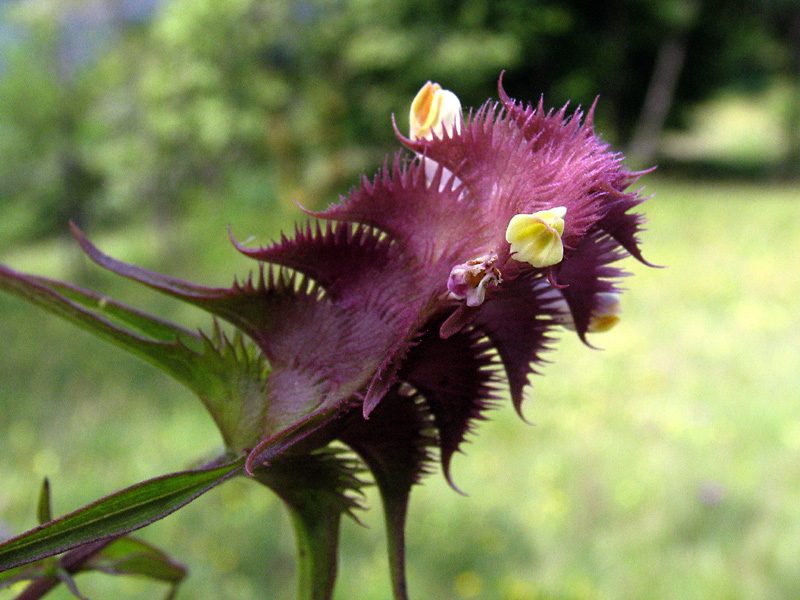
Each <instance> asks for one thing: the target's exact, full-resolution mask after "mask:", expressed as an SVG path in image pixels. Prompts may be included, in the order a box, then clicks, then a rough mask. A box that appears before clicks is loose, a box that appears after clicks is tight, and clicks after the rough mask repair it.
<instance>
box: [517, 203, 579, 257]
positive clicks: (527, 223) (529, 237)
mask: <svg viewBox="0 0 800 600" xmlns="http://www.w3.org/2000/svg"><path fill="white" fill-rule="evenodd" d="M566 214H567V209H566V208H564V207H563V206H558V207H556V208H551V209H549V210H540V211H539V212H536V213H533V214H532V215H526V214H521V215H515V216H514V217H513V218H512V219H511V221H509V223H508V228H507V229H506V241H507V242H508V243H509V244H511V252H512V258H514V259H515V260H518V261H520V262H526V263H528V264H529V265H531V266H534V267H549V266H550V265H555V264H557V263H560V262H561V259H562V258H564V244H563V243H562V242H561V235H562V234H563V233H564V216H565V215H566Z"/></svg>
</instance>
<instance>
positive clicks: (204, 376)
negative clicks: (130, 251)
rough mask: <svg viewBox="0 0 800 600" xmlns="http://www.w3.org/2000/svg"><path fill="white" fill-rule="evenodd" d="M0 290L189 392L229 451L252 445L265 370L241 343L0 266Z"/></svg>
mask: <svg viewBox="0 0 800 600" xmlns="http://www.w3.org/2000/svg"><path fill="white" fill-rule="evenodd" d="M0 289H2V290H5V291H8V292H11V293H12V294H15V295H17V296H19V297H21V298H23V299H25V300H27V301H29V302H31V303H33V304H36V305H37V306H40V307H42V308H44V309H45V310H48V311H49V312H51V313H53V314H55V315H57V316H59V317H62V318H64V319H66V320H67V321H70V322H72V323H73V324H75V325H77V326H78V327H81V328H82V329H85V330H87V331H89V332H90V333H92V334H94V335H96V336H98V337H100V338H103V339H105V340H107V341H110V342H111V343H113V344H114V345H116V346H118V347H121V348H122V349H123V350H126V351H128V352H130V353H132V354H135V355H136V356H138V357H139V358H142V359H143V360H145V361H147V362H149V363H150V364H152V365H154V366H156V367H157V368H159V369H161V370H162V371H164V372H166V373H167V374H169V375H170V376H172V377H173V378H175V379H176V380H177V381H179V382H181V383H182V384H184V385H185V386H187V387H188V388H189V389H191V390H192V391H193V392H195V393H196V394H197V395H198V396H199V397H200V399H201V400H202V402H203V403H204V404H205V406H206V408H207V409H208V410H209V412H210V413H211V414H212V416H213V417H214V420H215V421H216V422H217V425H218V426H219V428H220V430H221V432H222V435H223V438H224V440H225V444H226V446H227V447H228V448H234V449H238V448H242V447H244V446H245V445H247V444H251V445H252V444H253V443H255V441H256V440H257V438H258V432H260V430H261V425H262V423H261V421H260V418H261V417H262V415H261V414H260V411H261V407H263V405H264V401H263V397H262V396H263V389H262V388H263V385H264V379H265V377H266V364H265V362H264V360H263V358H262V357H260V355H257V353H250V354H248V351H247V348H246V347H245V345H244V344H243V343H242V342H241V340H238V341H237V340H236V339H235V340H234V341H233V342H230V341H228V340H227V339H226V338H225V336H224V335H223V334H222V333H221V331H219V330H218V329H215V331H214V337H213V339H209V338H207V337H204V336H201V335H198V334H196V333H193V332H190V331H188V330H186V329H183V328H181V327H179V326H177V325H174V324H172V323H169V322H167V321H162V320H160V319H157V318H155V317H152V316H151V315H148V314H146V313H144V312H141V311H137V310H135V309H133V308H129V307H127V306H125V305H123V304H120V303H118V302H115V301H113V300H111V299H109V298H107V297H105V296H101V295H99V294H96V293H94V292H91V291H88V290H83V289H81V288H79V287H76V286H72V285H70V284H67V283H62V282H59V281H53V280H50V279H46V278H43V277H37V276H34V275H27V274H24V273H19V272H17V271H14V270H13V269H9V268H8V267H5V266H3V265H0ZM128 327H130V328H131V329H128ZM236 408H241V410H242V411H244V412H247V414H248V415H250V418H248V419H247V423H252V424H253V426H252V428H247V427H245V428H242V427H241V425H242V423H243V420H242V419H241V417H240V414H239V413H238V412H237V411H236ZM251 429H252V430H253V431H251Z"/></svg>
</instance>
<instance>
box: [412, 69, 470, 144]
mask: <svg viewBox="0 0 800 600" xmlns="http://www.w3.org/2000/svg"><path fill="white" fill-rule="evenodd" d="M461 120H462V116H461V101H460V100H459V99H458V96H456V95H455V94H454V93H453V92H451V91H449V90H443V89H442V86H440V85H439V84H438V83H431V82H430V81H429V82H428V83H426V84H425V85H423V86H422V89H421V90H420V91H419V92H418V93H417V95H416V97H415V98H414V101H413V102H412V103H411V114H410V116H409V121H410V123H411V135H410V137H411V139H412V140H418V139H424V140H430V139H433V136H434V134H435V135H436V137H442V136H443V135H444V132H445V131H446V132H447V133H448V134H450V135H453V134H454V133H460V132H461Z"/></svg>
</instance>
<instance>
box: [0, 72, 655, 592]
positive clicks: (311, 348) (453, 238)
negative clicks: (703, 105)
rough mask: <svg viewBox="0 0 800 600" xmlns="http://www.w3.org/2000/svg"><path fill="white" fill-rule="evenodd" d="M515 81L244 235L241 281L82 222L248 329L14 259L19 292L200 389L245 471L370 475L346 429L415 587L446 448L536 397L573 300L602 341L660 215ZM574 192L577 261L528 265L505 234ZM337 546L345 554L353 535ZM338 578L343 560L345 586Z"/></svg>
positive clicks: (615, 165) (618, 166)
mask: <svg viewBox="0 0 800 600" xmlns="http://www.w3.org/2000/svg"><path fill="white" fill-rule="evenodd" d="M499 95H500V101H499V102H497V103H495V102H491V101H490V102H487V103H486V104H485V105H484V106H483V107H481V108H480V109H479V110H477V111H476V112H474V113H470V114H469V115H468V116H467V117H466V118H465V119H464V122H463V126H460V127H459V128H458V129H457V130H456V129H453V130H452V131H447V130H445V131H443V132H442V133H441V135H439V136H437V135H432V136H430V139H414V140H412V139H408V138H405V137H403V136H402V135H400V134H399V133H398V137H399V139H400V142H401V143H402V144H403V145H404V146H405V147H406V148H407V149H408V150H410V151H411V152H400V153H398V154H397V155H396V156H395V157H393V158H392V159H387V161H386V163H385V164H384V166H383V168H382V169H381V170H380V171H379V172H378V174H377V175H376V176H375V177H374V178H373V179H371V180H370V179H367V178H366V177H364V178H363V179H362V181H361V182H360V185H359V186H358V187H356V188H354V189H353V190H352V191H351V192H350V193H349V194H348V196H347V197H345V198H342V199H341V201H340V202H339V203H337V204H334V205H332V206H330V207H329V208H328V209H326V210H324V211H322V212H309V215H310V216H312V217H313V218H314V219H313V220H311V221H310V222H309V224H307V225H306V226H303V227H300V228H298V229H297V231H296V232H295V233H294V236H293V237H288V236H283V237H282V238H281V240H280V241H279V242H277V243H275V244H274V245H270V246H267V247H263V248H249V247H245V246H243V245H241V244H238V243H236V242H234V244H235V245H236V247H237V248H238V249H239V250H240V251H241V252H243V253H244V254H245V255H247V256H249V257H251V258H253V259H254V260H256V261H258V266H257V268H256V270H255V273H254V274H252V275H251V276H250V277H249V278H247V279H246V280H244V281H237V282H235V283H234V284H233V285H232V286H231V287H230V288H211V287H204V286H200V285H195V284H192V283H188V282H185V281H181V280H178V279H174V278H172V277H167V276H164V275H160V274H157V273H153V272H151V271H147V270H145V269H142V268H139V267H135V266H132V265H128V264H125V263H122V262H119V261H117V260H114V259H112V258H110V257H108V256H106V255H105V254H103V253H101V251H100V250H98V249H97V248H96V247H95V246H94V245H92V244H91V243H90V242H89V241H88V240H87V239H86V237H84V235H83V234H82V233H81V232H79V231H78V230H77V229H75V230H74V232H75V235H76V237H77V238H78V241H79V242H80V244H81V245H82V247H83V249H84V250H85V251H86V253H87V254H88V255H89V256H90V257H91V258H92V259H93V260H94V261H95V262H97V263H99V264H100V265H102V266H103V267H106V268H108V269H110V270H112V271H114V272H115V273H118V274H120V275H123V276H125V277H129V278H131V279H134V280H136V281H139V282H141V283H144V284H146V285H148V286H150V287H152V288H154V289H156V290H159V291H161V292H164V293H166V294H169V295H171V296H174V297H176V298H179V299H181V300H183V301H185V302H188V303H190V304H193V305H196V306H198V307H200V308H202V309H204V310H205V311H207V312H209V313H211V314H212V315H214V316H215V317H216V318H220V319H222V320H225V321H227V322H229V323H230V324H232V325H233V326H234V327H235V328H236V329H237V330H238V332H241V334H243V335H239V333H237V335H235V336H233V337H231V338H229V337H228V336H226V335H225V334H224V333H222V332H221V330H220V329H219V328H218V327H216V326H215V327H214V332H213V334H212V335H209V336H206V335H203V334H200V335H198V334H195V333H192V332H189V331H188V330H185V329H182V328H179V327H177V326H174V325H172V324H169V323H164V322H160V321H159V322H156V321H155V320H154V319H152V318H150V317H148V316H146V315H142V314H141V313H138V312H135V311H133V309H128V308H127V307H124V306H123V305H120V304H117V303H114V302H111V301H109V300H107V299H105V298H103V297H102V296H100V295H96V294H93V293H92V292H87V291H85V290H80V289H78V288H74V287H73V286H69V285H67V284H61V283H58V282H53V281H50V280H45V279H43V278H38V277H34V276H27V275H21V274H18V273H15V272H13V271H11V270H10V269H6V268H5V267H4V268H3V271H2V287H3V288H4V289H6V290H9V291H12V292H13V293H17V294H19V295H23V296H25V297H26V298H28V299H29V300H32V301H34V302H37V303H38V304H40V305H42V306H44V307H45V308H47V309H49V310H52V311H54V312H56V313H58V314H60V315H61V316H66V317H67V318H69V319H71V320H73V321H75V322H78V323H79V324H80V325H82V326H84V327H86V328H88V329H90V330H92V331H94V332H95V333H99V334H100V335H102V336H105V337H106V338H108V339H110V340H111V341H112V342H115V343H118V344H120V345H122V346H123V347H125V348H127V349H128V350H131V351H133V352H135V353H137V354H139V355H140V356H143V357H144V358H145V359H147V360H149V361H150V362H153V363H155V364H156V365H157V366H159V367H161V368H163V369H164V370H166V371H167V372H168V373H170V374H171V375H173V376H174V377H176V379H178V380H179V381H182V382H183V383H185V384H186V385H188V386H189V387H190V388H191V389H192V390H193V391H195V392H196V393H197V394H198V395H199V396H200V398H201V400H202V401H203V402H204V404H205V406H206V407H207V408H208V409H209V411H210V412H211V414H212V416H213V417H214V419H215V421H216V423H217V424H218V426H219V427H220V430H221V432H222V435H223V439H224V441H225V443H226V446H227V449H226V451H227V455H228V456H241V455H243V454H246V456H247V459H246V471H247V472H248V473H250V474H251V475H254V476H255V477H256V479H258V480H259V481H261V482H262V483H266V484H267V485H270V487H272V488H273V489H275V490H276V491H277V492H278V494H279V495H280V496H281V497H282V498H283V499H284V500H286V501H287V502H288V503H289V504H290V507H291V505H293V504H295V505H301V504H303V502H301V501H299V500H298V497H299V495H300V496H302V491H301V490H302V489H303V486H308V485H309V483H308V482H309V478H308V477H303V476H302V471H303V469H308V470H309V473H311V472H316V471H315V469H316V470H318V469H323V470H324V468H326V465H327V466H330V468H331V469H332V470H336V469H339V470H342V469H344V470H345V471H346V470H347V469H351V471H348V472H351V473H352V472H354V471H352V469H353V468H354V467H353V466H352V464H351V463H350V462H348V461H344V460H343V459H341V458H340V457H339V455H332V454H323V455H322V456H323V458H319V457H320V456H321V455H320V454H319V453H320V451H323V449H324V448H327V447H328V446H329V444H331V443H332V442H335V441H339V442H343V443H344V444H346V445H347V446H349V447H350V448H352V449H353V450H354V451H355V452H356V453H357V454H358V455H359V456H360V457H361V459H362V460H363V462H364V463H365V464H366V466H367V467H368V469H369V470H370V471H371V472H372V474H373V476H374V478H375V481H376V483H377V485H378V487H379V489H380V491H381V494H382V497H383V500H384V508H385V512H386V518H387V525H388V527H389V537H390V544H389V546H390V554H391V563H392V576H393V582H394V592H395V597H396V598H405V595H406V592H405V583H404V577H403V558H402V554H403V539H402V536H403V525H404V521H405V512H406V506H407V501H408V495H409V491H410V488H411V487H412V485H413V484H414V483H416V482H417V481H418V479H419V477H420V476H421V475H422V474H423V473H425V472H427V471H428V470H429V469H430V463H431V462H432V460H433V457H434V455H436V454H438V457H439V460H440V462H441V465H442V468H443V471H444V474H445V476H446V477H447V478H448V480H449V479H450V475H449V465H450V461H451V458H452V456H453V454H454V452H456V451H457V450H458V449H459V447H460V446H461V444H462V443H463V442H464V439H465V436H466V435H467V433H468V432H469V431H470V430H471V429H472V428H473V426H474V424H475V422H476V421H478V420H480V419H483V418H484V413H485V412H486V410H487V409H489V408H491V407H492V406H494V405H495V404H496V402H497V401H498V400H499V399H501V398H503V397H504V396H505V393H504V391H503V390H504V388H505V386H504V382H506V383H507V386H508V389H509V391H510V396H511V400H512V402H513V404H514V406H515V408H516V409H517V411H521V404H522V401H523V393H524V391H525V388H526V386H527V385H528V378H529V376H530V375H531V374H532V373H534V372H536V366H537V364H538V363H539V362H540V361H541V359H542V354H543V353H544V352H545V351H546V350H548V349H549V348H550V346H551V345H552V342H553V341H554V337H553V335H552V334H553V332H554V331H555V330H557V329H558V328H559V327H560V326H561V325H562V324H563V323H564V322H565V318H566V317H565V311H567V312H568V315H567V317H568V320H569V322H570V324H571V325H572V326H573V327H574V329H575V330H576V332H577V334H578V335H579V336H580V337H581V339H584V341H585V334H586V333H587V330H589V327H590V322H591V320H592V318H593V315H594V314H595V312H596V311H597V310H598V308H601V307H600V305H601V304H602V299H603V298H604V297H608V295H609V294H611V293H617V292H618V291H619V290H618V289H617V285H618V283H619V280H620V278H621V277H622V276H623V275H624V273H623V271H622V270H621V269H620V268H619V267H618V266H616V265H615V263H616V262H617V261H618V260H620V259H622V258H624V257H626V256H629V255H632V256H634V257H635V258H637V259H639V260H640V261H642V262H645V261H644V259H643V258H642V255H641V253H640V250H639V244H638V239H637V236H638V234H639V232H640V231H641V229H642V225H643V222H644V219H643V217H642V216H641V215H640V214H638V213H636V212H632V210H633V209H634V208H635V207H637V206H638V205H639V204H640V203H641V202H642V201H643V198H642V197H641V196H639V195H638V193H637V192H629V191H627V190H628V188H629V187H630V186H631V184H632V183H633V182H634V181H635V180H636V179H637V177H638V174H637V173H632V172H630V171H628V170H626V168H625V167H624V166H623V164H622V157H621V156H620V155H619V154H616V153H613V152H611V151H610V150H609V148H608V146H607V145H606V144H605V143H604V142H602V141H601V140H600V139H599V138H598V137H597V136H596V135H595V133H594V131H593V124H592V111H591V110H590V111H589V112H588V114H585V115H584V114H582V113H581V112H580V111H577V112H575V113H574V114H567V112H566V109H565V108H564V109H561V110H558V111H546V110H545V109H544V107H543V105H542V103H541V102H540V103H539V104H538V105H536V106H524V105H522V104H520V103H518V102H516V101H513V100H511V99H510V98H509V97H508V96H507V95H506V94H505V92H504V91H503V89H502V86H500V88H499ZM556 207H563V208H565V209H566V212H565V216H564V223H563V234H561V241H562V242H563V258H562V259H561V260H560V261H559V262H557V263H556V264H552V265H548V266H546V267H535V266H532V265H530V264H528V263H526V262H522V261H519V260H515V259H514V257H513V254H512V252H511V250H510V245H509V242H508V241H507V240H506V229H507V227H508V226H509V221H510V220H511V219H512V217H514V216H515V215H520V214H525V215H531V214H533V215H535V214H539V213H541V212H542V211H549V210H551V209H554V208H556ZM562 212H563V211H562ZM487 257H489V258H487ZM475 264H479V265H483V266H482V267H480V268H485V271H486V273H490V275H491V276H490V278H489V279H490V281H489V279H487V281H489V283H490V284H491V285H488V284H487V285H485V286H484V288H485V289H483V288H482V289H481V290H480V292H481V293H480V297H479V299H477V300H475V301H472V302H469V303H468V302H466V301H465V299H464V297H463V295H462V296H459V295H458V294H454V293H451V292H452V290H453V289H455V288H453V285H452V283H451V285H450V287H448V280H449V278H450V277H451V273H456V272H457V268H458V267H459V265H462V266H463V265H475ZM565 307H566V308H565ZM123 325H124V326H123ZM323 452H324V451H323ZM312 457H317V458H312ZM305 458H308V460H307V461H306V460H305ZM289 464H291V465H293V467H292V469H294V470H293V471H292V473H293V474H292V475H291V476H289V475H287V472H288V471H287V470H286V469H287V465H289ZM281 469H283V470H281ZM314 477H316V481H321V480H323V479H324V478H321V479H320V478H319V477H318V475H315V476H314ZM358 485H360V483H359V480H358V479H357V478H355V477H352V478H350V479H348V478H347V477H338V478H337V477H332V478H331V483H330V486H329V490H332V496H333V497H338V498H339V501H338V502H332V506H334V507H335V508H334V509H333V512H334V513H335V514H336V517H337V518H338V516H340V514H341V513H347V512H350V510H351V509H352V508H353V507H354V501H352V500H346V499H345V496H344V493H345V491H346V490H347V489H351V488H357V487H358ZM317 497H318V496H315V498H317ZM334 529H335V527H334ZM333 535H334V537H335V531H334V532H333ZM323 537H324V536H323ZM327 543H329V544H333V546H332V548H333V549H332V550H331V549H330V548H329V549H328V551H329V554H330V552H333V554H334V555H335V541H332V540H328V542H327ZM317 568H318V567H317ZM328 568H329V569H333V568H332V567H330V565H328ZM332 579H333V572H331V573H330V575H329V581H328V582H327V585H328V588H327V589H328V590H329V589H330V587H331V586H332ZM308 585H312V586H313V585H318V584H315V583H312V584H308ZM319 585H320V586H321V587H324V586H322V584H319ZM301 588H302V584H301ZM329 593H330V592H329V591H327V592H324V593H322V594H321V595H319V596H318V597H327V596H326V595H325V594H329ZM308 597H315V596H312V595H308Z"/></svg>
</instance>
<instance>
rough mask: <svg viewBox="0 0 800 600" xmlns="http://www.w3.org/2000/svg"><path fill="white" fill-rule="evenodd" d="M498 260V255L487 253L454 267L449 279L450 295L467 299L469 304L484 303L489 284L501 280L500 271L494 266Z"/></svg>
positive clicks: (478, 304) (497, 282)
mask: <svg viewBox="0 0 800 600" xmlns="http://www.w3.org/2000/svg"><path fill="white" fill-rule="evenodd" d="M496 260H497V256H496V255H488V254H487V255H485V256H481V257H480V258H476V259H473V260H468V261H467V262H465V263H463V264H460V265H456V266H455V267H453V268H452V270H451V271H450V277H449V278H448V279H447V289H448V291H449V292H450V297H451V298H455V299H457V300H466V304H467V306H480V305H481V304H483V301H484V300H485V299H486V290H487V289H488V288H489V286H494V285H498V284H499V283H500V281H501V278H500V271H498V270H497V269H496V268H494V267H493V265H494V263H495V261H496Z"/></svg>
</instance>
